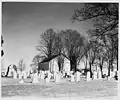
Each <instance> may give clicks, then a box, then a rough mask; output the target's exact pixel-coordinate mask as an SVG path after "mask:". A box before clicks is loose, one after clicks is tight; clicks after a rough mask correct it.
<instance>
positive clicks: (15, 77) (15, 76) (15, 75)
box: [13, 71, 17, 79]
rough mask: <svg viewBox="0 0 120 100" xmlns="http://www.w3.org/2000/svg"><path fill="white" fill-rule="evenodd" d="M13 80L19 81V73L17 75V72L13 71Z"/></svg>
mask: <svg viewBox="0 0 120 100" xmlns="http://www.w3.org/2000/svg"><path fill="white" fill-rule="evenodd" d="M13 78H14V79H17V73H16V71H13Z"/></svg>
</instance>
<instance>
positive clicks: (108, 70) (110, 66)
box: [108, 60, 111, 76]
mask: <svg viewBox="0 0 120 100" xmlns="http://www.w3.org/2000/svg"><path fill="white" fill-rule="evenodd" d="M108 63H109V66H108V76H110V67H111V64H110V60H109V62H108Z"/></svg>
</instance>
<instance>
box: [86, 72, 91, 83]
mask: <svg viewBox="0 0 120 100" xmlns="http://www.w3.org/2000/svg"><path fill="white" fill-rule="evenodd" d="M90 80H91V78H90V72H89V71H88V72H87V81H90Z"/></svg>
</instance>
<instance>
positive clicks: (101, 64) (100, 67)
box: [100, 64, 103, 77]
mask: <svg viewBox="0 0 120 100" xmlns="http://www.w3.org/2000/svg"><path fill="white" fill-rule="evenodd" d="M100 71H101V76H102V77H103V71H102V64H100Z"/></svg>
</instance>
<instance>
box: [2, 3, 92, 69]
mask: <svg viewBox="0 0 120 100" xmlns="http://www.w3.org/2000/svg"><path fill="white" fill-rule="evenodd" d="M81 7H83V4H79V3H76V4H73V3H71V4H70V3H40V2H39V3H37V2H35V3H33V2H32V3H25V2H24V3H19V2H17V3H13V2H12V3H9V2H7V3H3V4H2V34H3V37H4V47H3V49H4V52H5V55H4V63H5V64H4V66H5V67H7V66H8V65H9V64H16V65H17V64H18V61H19V60H20V59H21V58H22V57H23V58H24V60H25V62H26V64H27V65H29V64H30V63H31V62H32V58H33V57H34V56H35V55H36V54H37V53H38V52H37V50H36V48H35V46H36V45H37V44H38V42H39V39H40V34H42V33H43V32H44V31H45V30H46V29H48V28H53V29H55V30H58V31H60V30H61V29H68V28H71V29H76V30H77V31H78V32H79V33H81V34H84V35H85V34H86V31H87V30H88V29H89V28H90V27H91V24H90V23H88V22H82V23H72V21H71V18H72V15H73V13H74V10H75V9H77V8H81Z"/></svg>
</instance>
